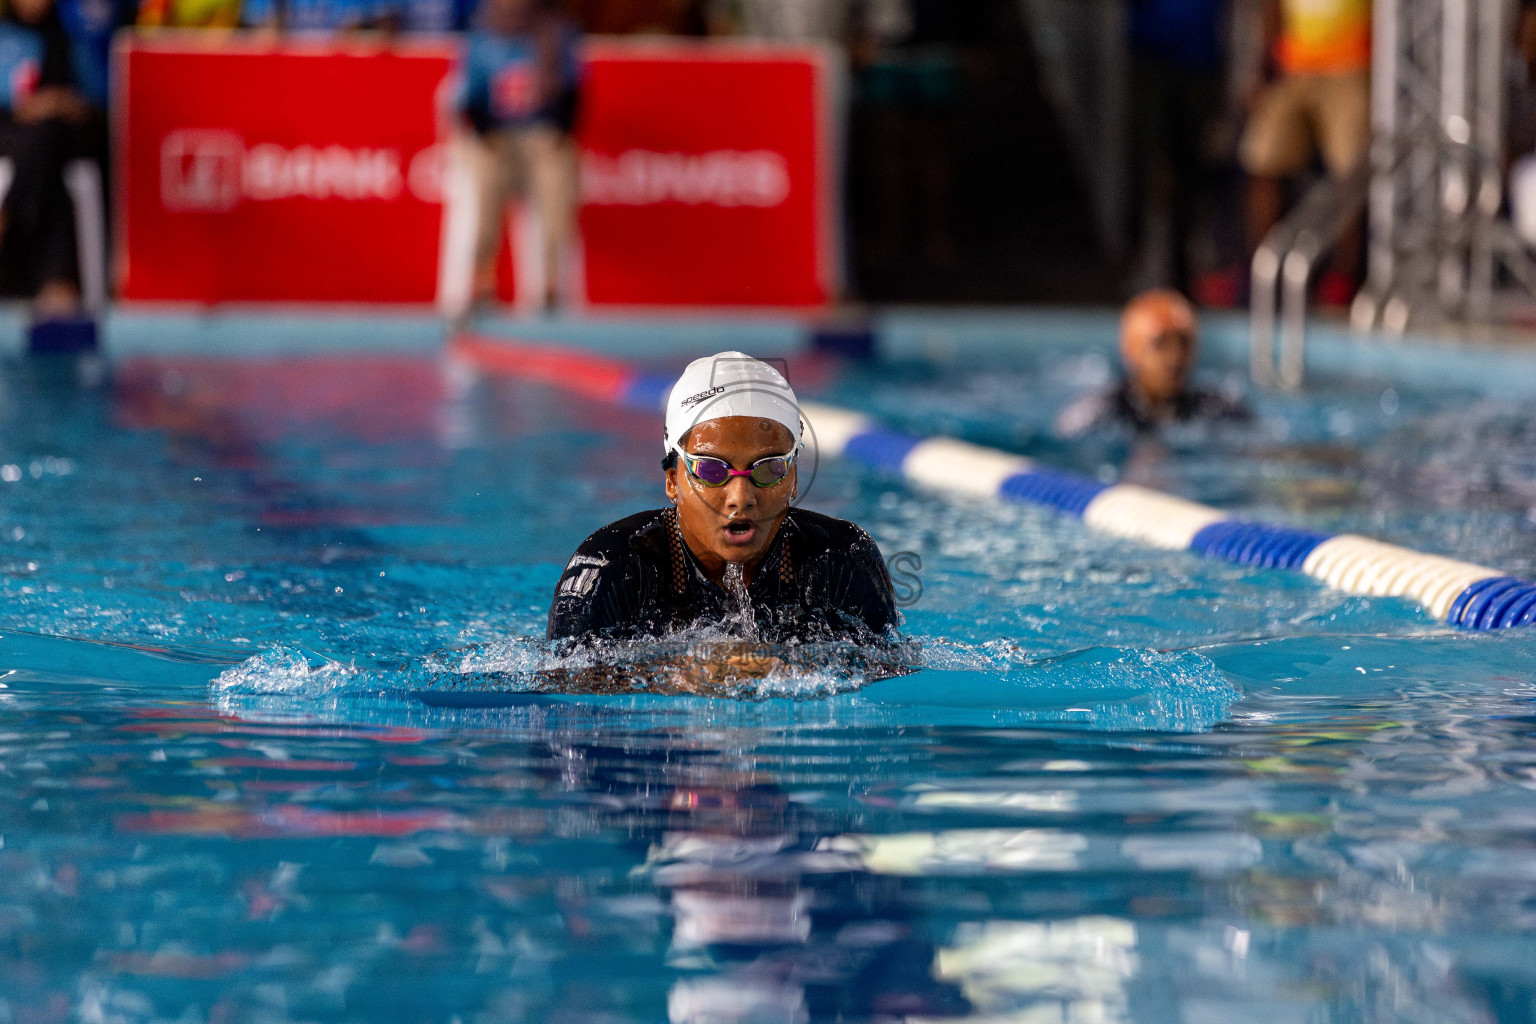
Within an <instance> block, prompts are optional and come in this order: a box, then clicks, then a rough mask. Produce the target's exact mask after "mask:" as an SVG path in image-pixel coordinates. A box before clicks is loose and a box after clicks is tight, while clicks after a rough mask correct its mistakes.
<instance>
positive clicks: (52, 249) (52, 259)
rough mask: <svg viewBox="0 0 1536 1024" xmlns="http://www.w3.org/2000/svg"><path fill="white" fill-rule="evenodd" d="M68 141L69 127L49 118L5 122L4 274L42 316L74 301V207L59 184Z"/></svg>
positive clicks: (67, 308)
mask: <svg viewBox="0 0 1536 1024" xmlns="http://www.w3.org/2000/svg"><path fill="white" fill-rule="evenodd" d="M68 141H69V139H68V126H67V125H65V124H64V123H63V122H60V121H54V120H49V121H41V122H38V123H35V124H25V125H22V124H15V123H10V124H8V126H7V131H6V132H5V155H6V156H8V157H9V158H10V160H11V165H12V171H13V174H12V178H11V187H10V190H9V192H8V193H7V194H6V198H5V237H4V241H3V246H4V263H5V267H6V271H7V273H6V278H7V281H8V283H9V284H10V286H11V288H12V289H13V290H16V291H19V292H20V293H21V294H23V295H26V296H28V297H31V298H34V299H35V300H36V303H37V307H38V312H39V313H40V314H41V315H43V316H61V315H67V314H69V313H73V312H74V311H75V310H76V309H77V308H78V306H79V298H80V292H79V286H78V285H77V283H76V274H77V267H76V255H75V233H74V211H73V209H72V207H71V205H70V201H69V193H68V192H67V191H66V190H65V188H64V173H63V171H64V161H65V158H66V156H67V155H68V145H67V143H68Z"/></svg>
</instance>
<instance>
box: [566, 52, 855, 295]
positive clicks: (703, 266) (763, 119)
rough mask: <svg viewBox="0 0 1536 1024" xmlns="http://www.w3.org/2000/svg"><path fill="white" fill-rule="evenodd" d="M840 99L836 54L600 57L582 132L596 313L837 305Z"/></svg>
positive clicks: (591, 67)
mask: <svg viewBox="0 0 1536 1024" xmlns="http://www.w3.org/2000/svg"><path fill="white" fill-rule="evenodd" d="M831 89H832V77H831V66H830V62H829V60H828V58H827V55H826V54H825V53H824V52H823V51H821V50H819V49H816V48H812V47H804V46H799V47H767V46H754V45H736V46H724V45H720V44H707V45H699V44H694V45H687V44H684V43H669V42H654V43H638V44H637V43H623V44H620V43H617V42H601V43H594V44H593V45H591V46H590V48H589V51H588V63H587V79H586V84H585V92H584V95H583V113H582V133H581V142H582V149H583V153H582V163H581V170H582V180H581V194H582V199H583V206H582V211H581V233H582V239H583V245H584V247H585V253H586V261H585V276H586V288H587V297H588V299H589V301H591V302H594V303H626V304H643V303H678V304H698V305H719V304H727V305H816V304H820V303H825V302H829V301H831V300H832V299H834V298H835V294H836V288H837V259H838V257H837V252H836V247H835V239H836V237H837V236H836V231H837V224H836V216H837V215H836V210H835V208H834V197H835V195H836V188H835V183H834V180H833V175H834V174H835V172H836V159H835V153H834V150H833V145H834V141H833V135H832V131H831V129H832V116H831V112H832V103H831V95H830V94H831Z"/></svg>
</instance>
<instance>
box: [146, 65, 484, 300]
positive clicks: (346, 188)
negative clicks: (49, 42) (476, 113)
mask: <svg viewBox="0 0 1536 1024" xmlns="http://www.w3.org/2000/svg"><path fill="white" fill-rule="evenodd" d="M119 61H120V63H119V67H118V73H119V75H120V76H121V77H120V80H121V83H122V86H123V88H121V89H120V90H119V94H120V95H119V100H120V103H121V105H120V107H119V109H118V118H117V143H116V144H117V170H118V203H119V210H118V212H119V226H120V231H119V234H118V245H119V251H118V257H119V258H118V263H117V266H118V272H119V274H120V275H121V287H120V291H121V294H122V295H123V296H124V297H125V298H130V299H162V300H186V301H196V302H223V301H243V300H256V301H261V300H277V301H292V302H306V301H309V302H315V301H319V302H325V301H346V302H431V301H432V300H433V298H434V296H435V294H436V287H437V250H438V236H439V234H440V224H441V219H442V206H441V186H440V178H441V160H440V156H441V150H440V148H439V147H438V145H437V142H438V137H439V135H440V125H439V117H438V113H437V111H438V106H437V104H438V89H439V87H440V86H441V85H442V83H443V82H444V81H445V79H447V77H448V74H449V71H450V70H451V68H452V65H453V50H452V48H451V47H450V46H448V45H446V44H443V43H434V44H431V45H419V44H415V45H410V46H407V47H399V46H397V47H395V48H393V49H391V50H387V51H385V50H379V49H377V48H374V49H371V50H370V49H366V48H363V47H360V46H353V47H350V48H344V47H340V46H330V45H326V46H318V45H317V46H313V47H303V46H301V45H294V44H284V45H283V47H282V49H281V50H275V49H273V48H272V46H271V45H263V44H259V43H256V42H254V41H249V40H235V41H230V40H225V41H222V42H220V43H218V44H217V45H216V46H215V47H209V46H196V47H194V46H189V45H187V44H186V43H184V42H182V43H176V42H166V43H161V42H157V41H149V42H145V41H142V40H135V41H133V42H131V43H130V44H129V45H127V46H125V47H124V48H123V49H122V50H121V51H120V53H119Z"/></svg>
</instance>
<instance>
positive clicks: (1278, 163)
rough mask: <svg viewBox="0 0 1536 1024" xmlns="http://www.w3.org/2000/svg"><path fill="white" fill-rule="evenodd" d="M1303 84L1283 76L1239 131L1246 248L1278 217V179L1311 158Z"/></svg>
mask: <svg viewBox="0 0 1536 1024" xmlns="http://www.w3.org/2000/svg"><path fill="white" fill-rule="evenodd" d="M1305 99H1306V82H1305V80H1304V79H1303V77H1302V76H1298V75H1287V76H1285V77H1283V78H1281V79H1278V80H1277V81H1275V82H1274V83H1273V84H1272V85H1270V87H1269V88H1268V89H1266V90H1265V91H1264V93H1263V95H1261V96H1260V97H1259V101H1258V103H1257V104H1256V105H1255V106H1254V109H1253V113H1252V115H1250V116H1249V119H1248V127H1247V129H1246V130H1245V131H1244V133H1243V140H1242V145H1241V152H1240V156H1241V160H1242V164H1243V170H1245V171H1246V172H1247V173H1248V177H1249V183H1248V251H1249V252H1250V253H1251V252H1253V251H1254V250H1255V249H1257V248H1258V247H1259V245H1260V244H1261V243H1262V242H1263V241H1264V236H1266V235H1268V234H1269V232H1270V230H1271V229H1272V228H1273V227H1274V226H1275V224H1277V223H1278V222H1279V220H1280V213H1281V205H1282V192H1281V181H1282V180H1283V179H1284V178H1287V177H1289V176H1290V175H1293V174H1296V173H1298V172H1300V171H1301V170H1303V169H1304V168H1305V167H1306V165H1307V162H1308V161H1309V160H1310V159H1311V158H1312V138H1311V132H1310V131H1309V128H1308V125H1307V116H1306V106H1305Z"/></svg>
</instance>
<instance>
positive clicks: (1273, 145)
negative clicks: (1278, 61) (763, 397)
mask: <svg viewBox="0 0 1536 1024" xmlns="http://www.w3.org/2000/svg"><path fill="white" fill-rule="evenodd" d="M1370 143H1371V82H1370V75H1369V73H1368V72H1366V71H1355V72H1350V73H1348V74H1343V75H1286V76H1285V77H1284V78H1281V79H1279V80H1278V81H1276V82H1275V83H1274V84H1273V85H1271V86H1270V87H1269V88H1268V89H1266V90H1265V91H1264V93H1263V94H1262V95H1261V96H1260V97H1259V102H1258V105H1257V106H1256V107H1254V110H1253V115H1252V116H1251V117H1249V119H1248V127H1247V130H1246V131H1244V132H1243V142H1242V152H1241V157H1242V162H1243V169H1244V170H1245V171H1247V172H1248V173H1249V174H1253V175H1256V176H1258V177H1261V178H1284V177H1288V176H1290V175H1292V174H1297V173H1299V172H1301V171H1304V170H1306V168H1307V165H1308V164H1309V163H1311V162H1312V154H1313V152H1314V150H1317V151H1321V153H1322V155H1323V164H1324V165H1325V166H1326V167H1327V168H1328V171H1329V173H1330V174H1333V175H1336V176H1340V177H1342V176H1343V175H1346V174H1348V173H1349V172H1350V171H1352V170H1354V169H1355V167H1356V165H1358V164H1359V163H1360V161H1361V160H1363V159H1365V153H1366V150H1367V148H1368V147H1369V146H1370Z"/></svg>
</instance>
